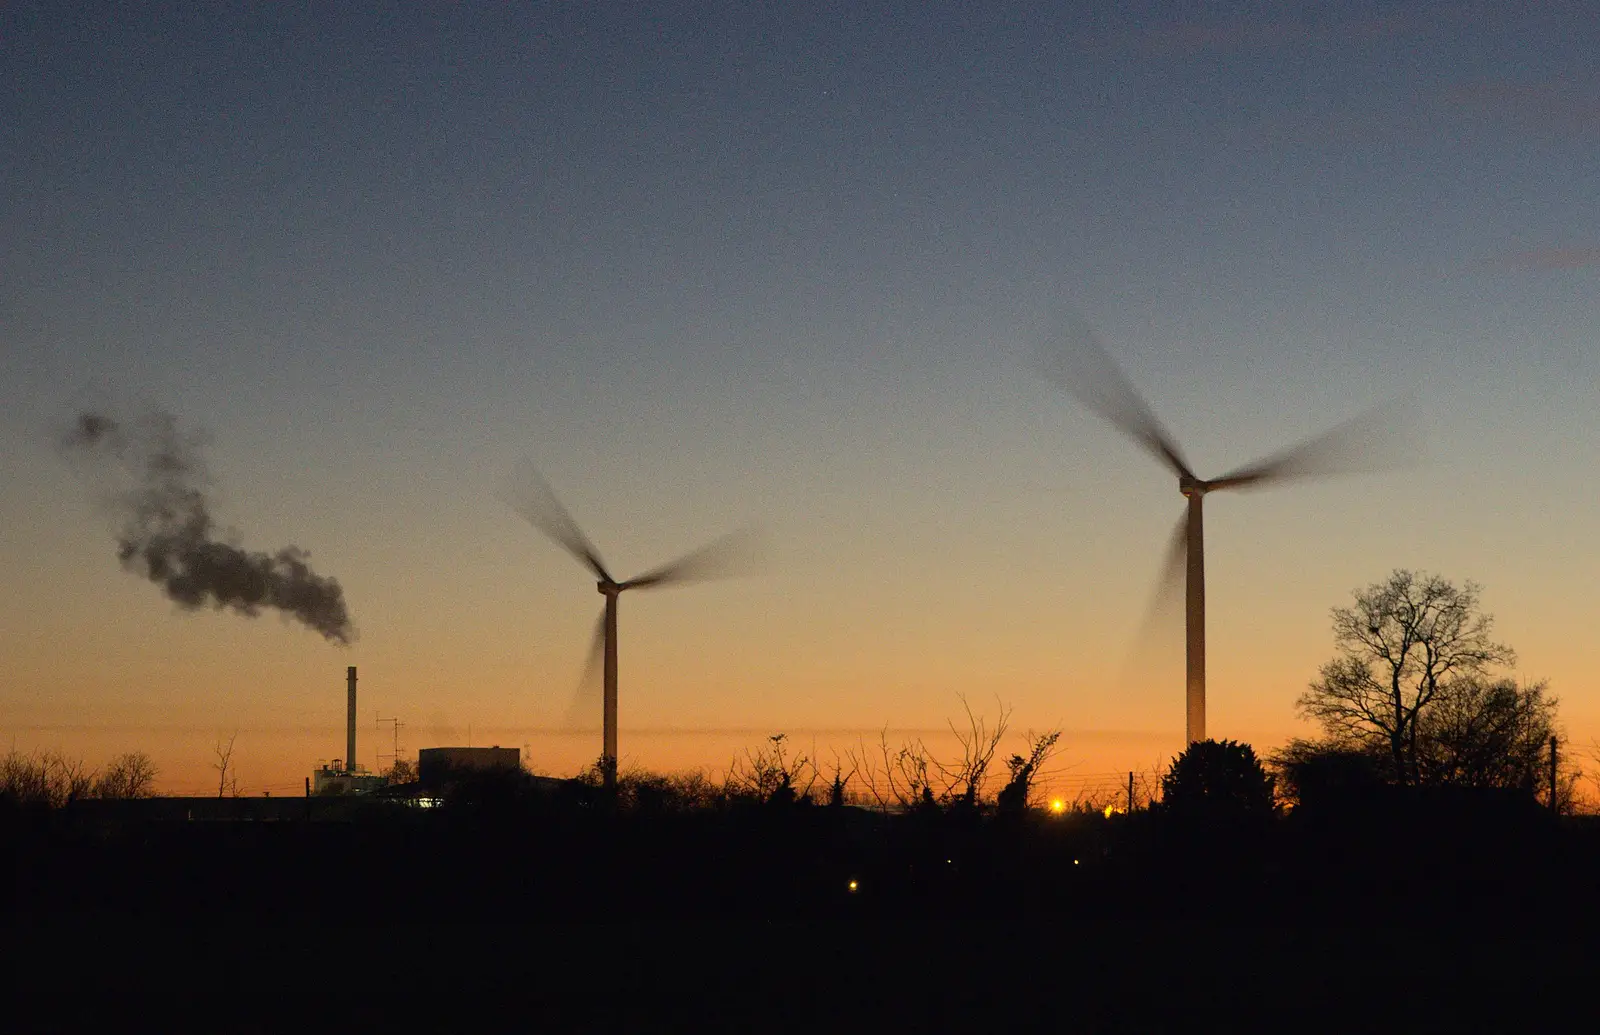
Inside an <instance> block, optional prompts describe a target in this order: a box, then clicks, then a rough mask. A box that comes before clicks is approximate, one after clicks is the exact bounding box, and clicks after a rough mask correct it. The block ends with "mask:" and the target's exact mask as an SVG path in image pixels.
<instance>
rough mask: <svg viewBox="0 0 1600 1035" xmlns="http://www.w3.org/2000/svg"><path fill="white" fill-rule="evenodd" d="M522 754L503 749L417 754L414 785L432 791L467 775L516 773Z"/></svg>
mask: <svg viewBox="0 0 1600 1035" xmlns="http://www.w3.org/2000/svg"><path fill="white" fill-rule="evenodd" d="M521 768H522V752H521V751H519V750H518V749H516V748H503V747H486V748H480V747H433V748H423V749H422V750H421V751H419V752H417V782H418V783H420V784H421V785H422V786H423V787H424V788H427V789H430V790H433V789H437V788H440V787H443V786H444V785H445V784H446V783H448V782H449V781H450V780H451V779H456V778H460V777H461V776H463V775H467V774H476V773H486V772H513V773H514V772H517V771H519V770H520V769H521Z"/></svg>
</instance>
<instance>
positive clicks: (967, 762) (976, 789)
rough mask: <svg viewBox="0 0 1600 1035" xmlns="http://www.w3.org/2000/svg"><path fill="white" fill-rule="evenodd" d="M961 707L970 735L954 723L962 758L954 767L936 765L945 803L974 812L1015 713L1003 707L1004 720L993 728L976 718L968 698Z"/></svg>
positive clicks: (1001, 711)
mask: <svg viewBox="0 0 1600 1035" xmlns="http://www.w3.org/2000/svg"><path fill="white" fill-rule="evenodd" d="M961 707H962V708H963V709H964V710H965V711H966V713H967V728H966V731H965V732H963V731H962V730H960V729H957V728H956V724H955V723H954V722H951V723H950V732H951V733H953V734H955V737H956V741H957V743H959V744H960V745H961V757H960V758H959V759H958V760H956V761H955V762H953V763H952V764H950V765H944V764H943V763H940V762H938V761H937V760H934V762H933V765H934V768H936V769H938V771H939V774H940V777H941V779H942V780H943V782H944V785H945V787H944V792H943V793H942V794H941V795H940V796H939V797H940V800H941V802H942V803H944V804H948V805H952V806H955V807H958V808H967V809H973V808H976V807H977V805H978V802H979V800H980V795H981V794H982V790H983V783H984V780H985V778H986V777H987V776H988V774H989V767H990V765H991V764H992V763H993V762H994V753H995V751H996V750H998V749H999V747H1000V740H1001V738H1003V737H1004V736H1005V735H1006V727H1007V726H1008V725H1009V724H1010V721H1011V712H1010V710H1009V709H1007V708H1006V707H1005V705H1003V704H1002V705H1001V706H1000V717H999V718H998V719H996V720H995V724H994V726H993V727H990V726H989V725H988V723H987V721H986V720H985V719H984V717H983V716H981V715H974V714H973V712H972V705H970V704H968V703H967V699H966V698H965V697H962V698H961Z"/></svg>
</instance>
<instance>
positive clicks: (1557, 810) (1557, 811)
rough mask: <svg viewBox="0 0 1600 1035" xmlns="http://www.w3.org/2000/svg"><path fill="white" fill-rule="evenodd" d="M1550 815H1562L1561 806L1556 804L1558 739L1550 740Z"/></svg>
mask: <svg viewBox="0 0 1600 1035" xmlns="http://www.w3.org/2000/svg"><path fill="white" fill-rule="evenodd" d="M1550 814H1551V815H1552V816H1559V815H1561V806H1560V805H1559V804H1558V803H1557V802H1556V738H1555V737H1553V736H1552V737H1551V738H1550Z"/></svg>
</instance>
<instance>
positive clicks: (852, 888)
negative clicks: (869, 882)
mask: <svg viewBox="0 0 1600 1035" xmlns="http://www.w3.org/2000/svg"><path fill="white" fill-rule="evenodd" d="M860 887H861V885H860V883H859V882H857V881H851V882H850V891H851V893H852V894H854V893H855V891H856V890H857V889H858V888H860Z"/></svg>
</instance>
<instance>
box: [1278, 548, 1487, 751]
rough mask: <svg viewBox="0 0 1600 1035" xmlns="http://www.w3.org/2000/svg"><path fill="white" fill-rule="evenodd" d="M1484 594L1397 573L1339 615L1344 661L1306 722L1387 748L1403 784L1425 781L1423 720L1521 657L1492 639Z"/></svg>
mask: <svg viewBox="0 0 1600 1035" xmlns="http://www.w3.org/2000/svg"><path fill="white" fill-rule="evenodd" d="M1478 590H1479V587H1478V586H1477V585H1475V584H1474V583H1472V582H1467V583H1465V584H1463V585H1462V586H1459V587H1458V586H1456V585H1454V584H1453V583H1451V582H1448V581H1446V580H1445V579H1443V578H1440V577H1439V576H1437V575H1428V574H1417V573H1414V572H1410V571H1406V570H1404V569H1401V570H1397V571H1395V572H1394V573H1393V574H1392V575H1390V576H1389V578H1388V579H1387V580H1386V581H1383V582H1378V583H1374V584H1373V585H1371V586H1368V587H1367V588H1366V589H1363V590H1358V591H1356V593H1355V604H1354V606H1352V607H1336V608H1334V609H1333V634H1334V642H1335V644H1336V646H1337V648H1338V651H1339V654H1338V656H1337V657H1335V658H1334V659H1333V660H1332V661H1330V662H1328V663H1327V664H1325V665H1323V666H1322V671H1321V673H1320V675H1319V677H1318V678H1317V679H1316V680H1315V681H1314V682H1313V683H1312V684H1311V686H1310V688H1309V689H1308V690H1307V691H1306V692H1305V693H1304V694H1302V695H1301V696H1300V699H1299V701H1298V702H1297V705H1298V707H1299V709H1300V711H1301V712H1302V714H1304V715H1306V716H1308V717H1310V718H1312V719H1314V720H1316V721H1317V722H1319V723H1320V724H1321V725H1322V727H1323V730H1324V731H1325V732H1326V733H1327V734H1328V735H1329V736H1330V737H1331V738H1333V739H1334V740H1338V741H1350V742H1354V743H1361V744H1374V743H1379V744H1382V745H1383V746H1384V747H1385V748H1386V749H1387V755H1388V758H1389V762H1390V764H1391V765H1392V766H1393V767H1394V778H1395V779H1396V780H1397V781H1399V782H1401V783H1415V782H1417V780H1418V779H1419V777H1420V772H1419V766H1420V762H1419V757H1418V756H1419V752H1418V743H1419V739H1420V737H1421V735H1422V728H1421V726H1420V725H1419V721H1418V719H1419V716H1420V715H1421V714H1422V713H1423V712H1424V711H1425V710H1426V709H1427V708H1428V707H1429V705H1430V704H1432V703H1433V702H1434V701H1435V700H1437V699H1438V698H1439V697H1440V696H1441V694H1445V693H1448V692H1449V690H1450V688H1451V687H1452V686H1453V685H1454V684H1456V683H1458V682H1459V681H1461V680H1465V679H1472V678H1477V677H1481V676H1482V675H1483V674H1484V673H1485V671H1486V670H1487V669H1489V668H1490V667H1491V666H1494V665H1503V664H1511V663H1512V662H1513V661H1514V660H1515V658H1516V654H1515V652H1513V651H1512V649H1511V648H1510V647H1507V646H1505V645H1504V644H1500V643H1496V642H1494V641H1493V640H1492V639H1490V638H1489V631H1490V628H1491V627H1492V626H1493V624H1494V620H1493V619H1492V618H1491V617H1490V616H1489V615H1486V614H1484V613H1483V612H1482V611H1480V610H1479V607H1478Z"/></svg>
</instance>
